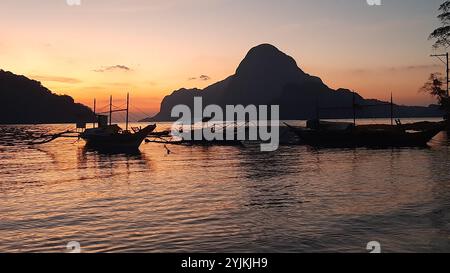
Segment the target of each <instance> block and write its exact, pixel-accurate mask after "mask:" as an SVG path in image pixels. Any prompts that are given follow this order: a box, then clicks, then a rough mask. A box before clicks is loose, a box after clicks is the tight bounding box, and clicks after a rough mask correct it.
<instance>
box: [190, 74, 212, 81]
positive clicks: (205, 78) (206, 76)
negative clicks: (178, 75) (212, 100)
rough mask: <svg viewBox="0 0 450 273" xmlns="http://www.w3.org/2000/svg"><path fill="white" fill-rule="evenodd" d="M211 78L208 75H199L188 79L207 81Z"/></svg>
mask: <svg viewBox="0 0 450 273" xmlns="http://www.w3.org/2000/svg"><path fill="white" fill-rule="evenodd" d="M210 79H211V77H210V76H208V75H200V76H199V77H190V78H188V81H194V80H200V81H209V80H210Z"/></svg>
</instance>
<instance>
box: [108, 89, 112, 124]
mask: <svg viewBox="0 0 450 273" xmlns="http://www.w3.org/2000/svg"><path fill="white" fill-rule="evenodd" d="M109 125H112V96H109Z"/></svg>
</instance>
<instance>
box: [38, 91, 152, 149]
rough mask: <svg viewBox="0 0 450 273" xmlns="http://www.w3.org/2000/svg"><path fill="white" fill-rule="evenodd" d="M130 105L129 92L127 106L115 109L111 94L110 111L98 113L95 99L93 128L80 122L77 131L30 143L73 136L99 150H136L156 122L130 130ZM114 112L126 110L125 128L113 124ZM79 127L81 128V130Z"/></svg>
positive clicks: (41, 137)
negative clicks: (87, 127)
mask: <svg viewBox="0 0 450 273" xmlns="http://www.w3.org/2000/svg"><path fill="white" fill-rule="evenodd" d="M129 105H130V96H129V94H128V95H127V108H126V109H118V110H113V108H112V96H111V97H110V104H109V109H110V110H109V112H105V113H96V109H95V108H96V103H95V100H94V114H95V117H96V119H97V122H94V124H93V128H89V129H86V124H85V123H79V124H77V131H65V132H62V133H58V134H47V135H41V136H40V137H38V138H37V139H35V140H34V141H32V142H30V144H32V145H36V144H44V143H48V142H51V141H53V140H55V139H57V138H62V137H65V138H67V137H71V138H78V139H83V140H84V141H86V147H87V148H89V149H94V150H99V151H136V150H138V148H139V146H140V145H141V144H142V142H143V141H144V140H145V138H146V137H147V136H148V135H150V134H151V133H152V132H153V131H154V130H155V129H156V124H152V125H148V126H146V127H144V128H134V127H132V128H131V131H130V130H128V127H129V122H128V116H129ZM114 112H126V125H125V126H126V127H125V130H124V129H122V128H120V127H119V126H118V125H117V124H112V114H113V113H114ZM106 113H109V116H107V115H105V114H106ZM79 129H81V132H80V131H79Z"/></svg>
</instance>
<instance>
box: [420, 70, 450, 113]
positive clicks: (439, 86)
mask: <svg viewBox="0 0 450 273" xmlns="http://www.w3.org/2000/svg"><path fill="white" fill-rule="evenodd" d="M444 86H445V88H444ZM446 88H447V85H446V84H445V79H444V78H443V77H442V75H441V74H440V73H433V74H431V75H430V77H429V78H428V81H427V82H426V83H425V84H424V86H423V87H422V88H421V89H420V91H422V92H425V93H428V94H430V95H432V96H433V97H436V98H437V99H438V102H439V105H440V106H441V108H442V109H443V110H444V111H445V112H446V113H447V114H446V118H448V117H449V114H448V113H450V99H449V97H448V96H447V90H446Z"/></svg>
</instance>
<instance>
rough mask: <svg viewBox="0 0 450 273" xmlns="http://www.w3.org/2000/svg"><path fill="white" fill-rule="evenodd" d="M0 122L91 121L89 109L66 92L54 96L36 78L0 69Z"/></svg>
mask: <svg viewBox="0 0 450 273" xmlns="http://www.w3.org/2000/svg"><path fill="white" fill-rule="evenodd" d="M0 101H1V107H0V124H44V123H76V122H89V121H93V120H94V118H95V116H94V113H93V112H92V110H91V109H90V108H89V107H87V106H85V105H82V104H79V103H75V102H74V100H73V98H72V97H70V96H66V95H56V94H54V93H52V92H51V91H50V90H49V89H47V88H45V87H44V86H42V84H41V83H40V82H38V81H35V80H32V79H29V78H27V77H25V76H20V75H16V74H13V73H11V72H7V71H4V70H0Z"/></svg>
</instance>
